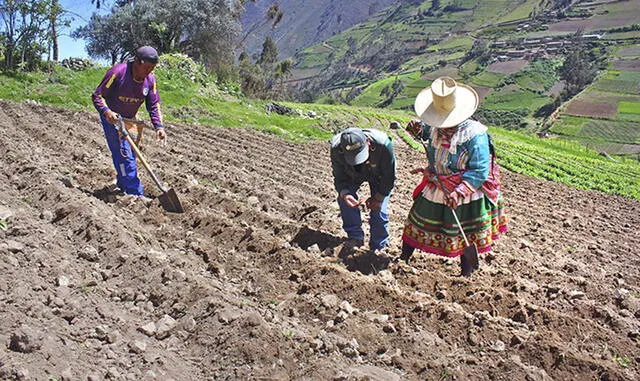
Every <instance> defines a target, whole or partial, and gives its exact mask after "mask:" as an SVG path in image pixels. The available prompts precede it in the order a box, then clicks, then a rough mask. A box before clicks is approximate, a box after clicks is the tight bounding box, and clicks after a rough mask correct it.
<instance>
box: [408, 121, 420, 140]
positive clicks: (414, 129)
mask: <svg viewBox="0 0 640 381" xmlns="http://www.w3.org/2000/svg"><path fill="white" fill-rule="evenodd" d="M406 130H407V132H408V133H410V134H411V135H413V136H416V137H420V136H422V122H421V121H420V120H417V119H414V120H412V121H410V122H409V123H408V124H407V128H406Z"/></svg>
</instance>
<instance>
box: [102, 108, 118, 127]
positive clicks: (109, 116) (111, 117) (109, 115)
mask: <svg viewBox="0 0 640 381" xmlns="http://www.w3.org/2000/svg"><path fill="white" fill-rule="evenodd" d="M118 116H119V115H118V113H117V112H113V111H111V110H107V111H105V112H104V118H105V119H106V120H107V122H109V123H111V124H116V123H118Z"/></svg>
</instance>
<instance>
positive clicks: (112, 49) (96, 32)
mask: <svg viewBox="0 0 640 381" xmlns="http://www.w3.org/2000/svg"><path fill="white" fill-rule="evenodd" d="M112 12H113V11H112ZM118 16H119V15H117V14H116V13H112V14H111V15H108V16H107V15H98V14H93V16H91V19H90V20H89V23H88V24H87V25H85V26H83V27H80V28H78V29H76V30H74V31H73V32H72V33H71V37H73V38H81V39H84V40H85V41H86V49H87V53H88V54H89V56H90V57H93V58H105V59H108V60H110V61H111V64H112V65H113V64H115V63H116V62H118V61H121V60H122V59H124V57H125V55H126V53H127V48H126V46H127V43H126V39H127V38H128V37H127V36H126V35H124V31H123V30H122V29H118V28H114V25H117V24H118V22H117V19H118ZM128 45H132V44H128Z"/></svg>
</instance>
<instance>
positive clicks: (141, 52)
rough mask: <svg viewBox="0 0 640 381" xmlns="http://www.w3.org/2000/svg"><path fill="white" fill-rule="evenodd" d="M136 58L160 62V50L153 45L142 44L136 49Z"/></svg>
mask: <svg viewBox="0 0 640 381" xmlns="http://www.w3.org/2000/svg"><path fill="white" fill-rule="evenodd" d="M135 55H136V58H137V59H139V60H140V61H144V62H151V63H154V64H157V63H158V52H157V51H156V50H155V49H154V48H153V47H151V46H141V47H139V48H137V49H136V51H135Z"/></svg>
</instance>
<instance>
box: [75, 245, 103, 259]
mask: <svg viewBox="0 0 640 381" xmlns="http://www.w3.org/2000/svg"><path fill="white" fill-rule="evenodd" d="M78 257H80V258H82V259H85V260H87V261H89V262H95V261H97V260H98V259H99V258H100V257H99V253H98V249H96V248H95V247H93V246H85V247H84V248H82V250H80V251H79V252H78Z"/></svg>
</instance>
